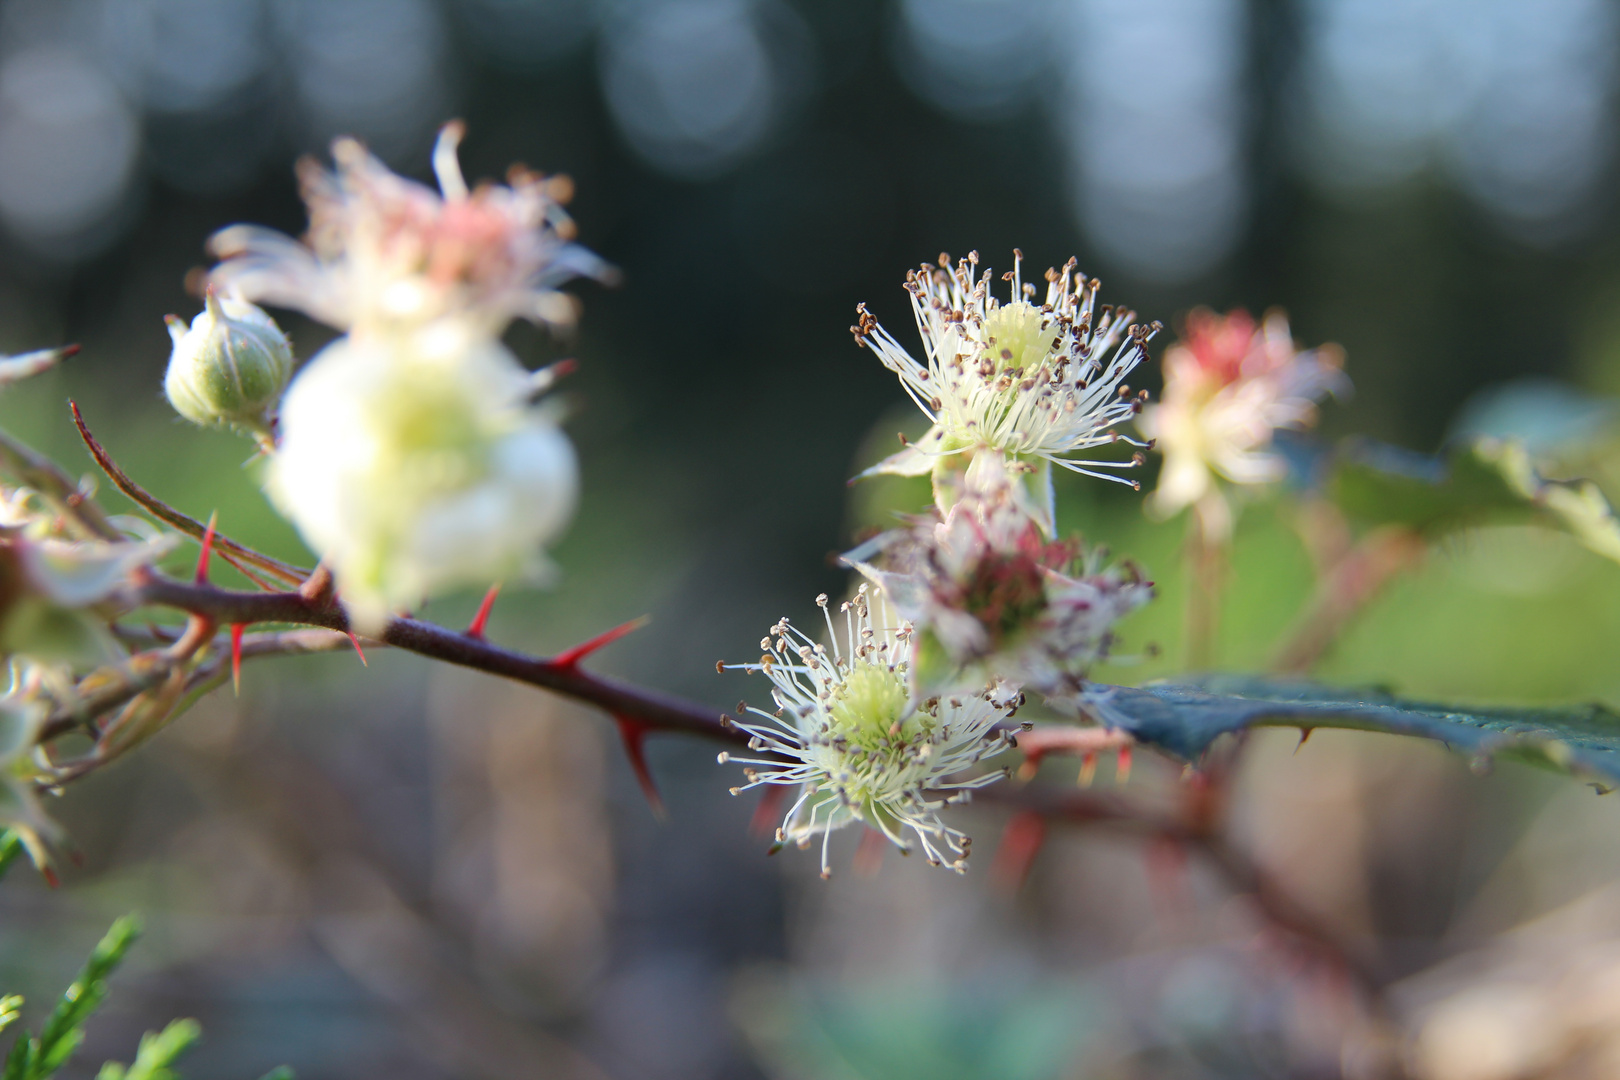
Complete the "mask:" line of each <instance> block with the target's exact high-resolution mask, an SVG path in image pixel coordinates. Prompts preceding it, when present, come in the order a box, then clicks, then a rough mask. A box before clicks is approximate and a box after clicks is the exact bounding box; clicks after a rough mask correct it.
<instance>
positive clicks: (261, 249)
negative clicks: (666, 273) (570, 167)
mask: <svg viewBox="0 0 1620 1080" xmlns="http://www.w3.org/2000/svg"><path fill="white" fill-rule="evenodd" d="M461 136H462V127H461V125H460V124H459V123H453V124H447V125H446V126H445V127H444V129H443V130H442V131H441V132H440V134H439V141H438V144H437V146H436V147H435V148H434V152H433V168H434V171H435V173H437V175H438V179H439V187H440V191H439V192H435V191H433V190H432V189H431V188H427V187H424V186H423V185H421V184H418V183H416V182H414V181H412V180H407V179H405V178H404V177H401V176H398V175H396V174H394V173H393V172H391V171H390V170H389V169H388V167H387V166H386V165H384V164H383V163H382V162H381V161H379V160H377V158H375V157H373V156H372V155H371V154H370V153H368V152H367V151H366V149H365V147H363V146H361V145H360V143H358V142H356V141H355V140H353V139H339V140H338V141H337V142H335V143H334V144H333V145H332V157H333V159H334V160H335V161H336V162H337V170H336V171H335V172H329V171H327V170H326V169H324V168H322V167H321V166H320V165H318V164H317V163H315V162H314V161H312V160H307V159H306V160H305V161H304V162H303V163H302V164H301V166H300V168H299V178H300V180H301V182H302V185H303V194H304V201H305V202H306V203H307V204H308V205H309V217H310V226H309V234H308V237H307V238H306V240H305V242H299V241H297V240H294V239H292V238H291V237H289V236H285V235H283V234H281V233H278V232H274V231H272V230H270V229H264V228H260V227H258V226H253V225H233V226H231V227H230V228H228V229H224V230H222V231H220V232H219V233H217V234H215V235H214V237H213V239H212V240H211V241H210V246H211V248H212V250H213V252H214V254H215V255H217V256H218V257H219V258H221V259H222V260H223V261H222V262H221V263H220V264H219V265H218V266H216V267H215V268H214V270H213V273H212V275H211V280H212V281H213V282H214V283H215V284H216V285H217V286H219V287H220V288H221V289H222V290H223V291H224V292H225V293H226V294H228V295H232V294H234V295H239V296H242V297H244V298H246V299H249V300H253V301H257V302H261V303H266V304H271V305H274V306H279V307H289V308H295V309H297V310H299V311H302V312H304V313H305V314H307V315H309V316H310V317H312V318H315V319H318V320H320V321H321V322H324V323H326V324H327V325H329V326H334V327H337V328H338V329H339V330H345V331H351V332H354V333H360V334H369V333H375V332H387V331H393V330H410V329H414V328H418V327H421V326H423V325H425V324H427V323H429V322H432V321H434V320H436V319H441V318H454V319H464V320H468V321H469V322H470V323H472V324H473V325H474V326H475V327H476V328H478V329H479V330H480V331H481V332H483V333H484V334H486V335H490V336H493V335H497V334H499V333H500V332H501V330H503V329H504V328H505V327H506V325H507V324H508V323H509V322H511V321H512V320H513V319H516V318H523V319H529V320H531V321H533V322H536V323H543V324H548V325H552V326H559V325H566V324H569V323H571V322H572V321H573V319H574V317H575V303H574V301H573V299H572V298H571V297H569V296H567V295H565V294H563V293H560V292H558V291H556V288H555V287H556V286H557V285H559V284H561V283H562V282H564V281H567V280H569V279H570V278H574V277H578V276H580V275H588V276H594V277H606V276H608V275H609V274H610V270H609V268H608V266H607V265H606V264H605V263H604V262H602V260H601V259H599V258H597V257H596V256H595V255H593V254H591V253H590V252H589V251H587V250H585V249H584V248H582V247H580V246H578V245H576V244H574V243H572V242H571V240H572V238H573V235H574V225H573V222H572V221H571V220H570V219H569V217H568V215H567V214H566V213H564V212H563V209H562V205H563V203H565V202H566V201H567V200H568V198H569V196H570V194H571V192H572V185H571V184H570V183H569V181H568V180H567V178H566V177H552V178H549V179H548V178H546V177H543V176H540V175H538V174H535V173H530V172H527V171H525V170H523V169H521V168H514V169H513V170H512V172H511V173H510V175H509V176H508V180H509V181H510V182H509V184H481V185H479V186H478V187H477V188H475V189H471V190H469V188H468V187H467V183H466V181H465V180H464V179H463V178H462V175H461V166H460V165H459V164H458V162H457V160H456V148H457V146H458V145H459V144H460V141H461Z"/></svg>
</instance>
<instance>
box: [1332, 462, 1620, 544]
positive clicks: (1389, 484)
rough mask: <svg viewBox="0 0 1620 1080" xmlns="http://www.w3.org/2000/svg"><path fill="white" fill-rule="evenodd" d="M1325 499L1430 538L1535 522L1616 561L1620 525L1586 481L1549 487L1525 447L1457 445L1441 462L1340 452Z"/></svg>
mask: <svg viewBox="0 0 1620 1080" xmlns="http://www.w3.org/2000/svg"><path fill="white" fill-rule="evenodd" d="M1328 488H1329V492H1330V494H1331V496H1332V498H1333V500H1334V502H1336V503H1338V505H1339V507H1340V508H1341V509H1342V510H1344V512H1345V513H1346V514H1348V515H1349V516H1350V517H1351V518H1354V519H1356V520H1357V521H1360V522H1362V523H1364V524H1368V525H1401V526H1405V527H1407V528H1410V529H1415V530H1417V531H1418V532H1421V533H1423V534H1425V535H1427V536H1429V537H1431V538H1433V537H1439V536H1443V535H1444V534H1446V533H1448V532H1452V531H1455V530H1458V529H1465V528H1471V527H1473V526H1476V525H1487V524H1497V523H1503V524H1506V523H1513V522H1527V521H1531V522H1537V523H1539V524H1542V525H1545V526H1547V527H1549V528H1554V529H1560V530H1562V531H1564V532H1567V533H1569V534H1570V535H1572V536H1574V537H1575V538H1576V539H1578V540H1579V541H1580V542H1581V543H1583V544H1585V545H1586V546H1587V547H1589V548H1591V549H1592V550H1593V551H1595V552H1597V553H1598V554H1600V555H1603V556H1605V557H1606V558H1610V559H1614V560H1616V561H1620V518H1617V517H1616V515H1615V511H1614V507H1612V506H1611V505H1610V504H1609V501H1608V499H1607V498H1605V497H1604V495H1603V492H1602V491H1601V490H1599V489H1598V486H1597V485H1596V484H1594V483H1592V482H1591V481H1589V480H1575V481H1559V480H1547V479H1545V478H1543V477H1542V476H1541V475H1540V474H1539V473H1537V472H1536V469H1535V467H1534V465H1533V464H1532V463H1531V461H1530V455H1529V453H1528V452H1527V451H1526V450H1525V448H1524V446H1523V444H1521V443H1517V442H1504V441H1502V440H1498V439H1476V440H1474V441H1473V442H1468V443H1459V444H1457V445H1455V446H1453V447H1452V448H1451V450H1450V451H1448V452H1447V454H1446V456H1445V457H1443V458H1439V457H1429V456H1427V455H1424V454H1414V453H1411V452H1410V451H1405V450H1400V449H1397V448H1395V447H1392V446H1387V445H1383V444H1380V443H1374V442H1371V441H1368V440H1351V441H1348V442H1346V443H1345V444H1344V445H1343V446H1341V447H1340V449H1339V451H1338V454H1337V460H1336V462H1335V465H1334V467H1333V473H1332V475H1331V477H1330V479H1329V481H1328Z"/></svg>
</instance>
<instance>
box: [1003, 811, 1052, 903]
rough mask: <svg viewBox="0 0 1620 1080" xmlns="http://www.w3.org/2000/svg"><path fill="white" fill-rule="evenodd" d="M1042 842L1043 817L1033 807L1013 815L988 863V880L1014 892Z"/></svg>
mask: <svg viewBox="0 0 1620 1080" xmlns="http://www.w3.org/2000/svg"><path fill="white" fill-rule="evenodd" d="M1045 842H1046V819H1045V818H1043V817H1041V815H1040V814H1038V813H1036V812H1035V811H1034V810H1025V811H1023V812H1022V813H1018V814H1014V815H1013V816H1012V817H1011V818H1010V819H1008V821H1007V827H1006V829H1005V830H1004V831H1003V832H1002V834H1001V844H1000V845H999V846H998V847H997V848H996V858H995V862H993V863H992V864H991V866H990V875H991V877H992V879H993V880H994V881H995V882H996V883H997V884H998V885H999V886H1000V887H1001V888H1003V889H1005V890H1006V891H1008V892H1017V891H1018V890H1019V889H1020V888H1022V887H1023V884H1024V882H1025V881H1026V880H1028V878H1029V871H1030V869H1031V868H1032V867H1033V866H1034V865H1035V856H1036V855H1038V854H1039V853H1040V850H1041V845H1042V844H1044V843H1045Z"/></svg>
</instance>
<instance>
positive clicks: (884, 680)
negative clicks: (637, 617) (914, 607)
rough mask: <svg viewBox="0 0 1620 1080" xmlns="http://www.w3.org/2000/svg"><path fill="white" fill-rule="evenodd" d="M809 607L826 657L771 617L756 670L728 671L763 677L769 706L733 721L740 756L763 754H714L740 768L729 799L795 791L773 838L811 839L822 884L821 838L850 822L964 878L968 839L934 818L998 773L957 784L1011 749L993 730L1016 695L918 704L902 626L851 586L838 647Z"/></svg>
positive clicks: (962, 696)
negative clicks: (764, 789) (768, 787)
mask: <svg viewBox="0 0 1620 1080" xmlns="http://www.w3.org/2000/svg"><path fill="white" fill-rule="evenodd" d="M816 602H817V603H818V604H819V605H820V606H821V609H822V612H823V615H824V616H825V617H826V620H827V632H828V635H829V642H830V644H831V652H830V653H829V652H828V647H827V646H826V645H822V644H819V643H817V642H816V641H814V640H813V639H811V638H810V637H809V636H807V635H806V634H804V633H803V632H802V631H800V630H799V629H797V628H796V627H794V626H792V625H790V624H789V623H788V621H787V620H786V619H783V620H782V621H781V622H779V623H777V624H776V625H775V626H773V627H771V631H770V634H769V635H768V636H766V637H765V638H764V639H763V640H761V642H760V647H761V649H762V650H763V651H764V654H765V655H764V656H762V657H761V658H760V661H759V663H757V664H738V665H731V666H733V667H736V668H739V669H741V670H744V671H758V672H762V673H764V675H765V676H766V677H767V678H769V679H770V681H771V698H772V699H773V700H774V701H775V703H776V710H775V711H774V712H766V711H764V710H762V709H757V708H752V707H750V708H749V709H748V712H750V713H752V714H754V715H755V716H757V717H759V718H760V719H759V720H758V721H736V724H737V726H738V727H739V728H741V729H742V730H743V731H745V732H747V733H748V735H749V747H750V749H752V750H754V751H756V752H759V753H762V754H765V755H768V756H762V757H755V758H742V757H737V756H735V755H732V754H721V755H720V761H721V762H722V763H725V762H727V761H733V762H738V763H740V764H742V765H744V766H746V771H747V777H748V783H746V784H744V785H743V786H742V787H737V788H733V789H732V794H736V793H738V792H740V791H746V790H747V789H749V788H752V787H757V786H758V785H760V784H792V785H797V786H798V788H799V794H798V798H797V799H796V800H795V801H794V803H793V806H792V807H791V808H790V809H789V810H788V812H787V817H786V819H785V820H784V821H783V824H782V827H781V828H780V829H778V830H777V840H778V842H792V843H796V844H798V845H799V846H800V847H808V846H809V844H810V842H811V840H812V839H814V838H815V837H816V836H817V835H820V836H821V838H822V844H821V873H822V876H823V877H827V876H829V875H830V874H831V869H830V868H829V865H828V861H827V842H828V838H829V837H830V836H831V834H832V833H833V831H834V830H836V829H840V828H842V827H843V826H845V825H849V824H851V823H853V822H857V821H859V822H864V823H865V824H866V825H868V826H870V827H871V828H873V829H877V830H878V831H880V832H882V833H883V835H884V836H886V837H888V838H889V840H890V841H892V842H893V843H894V844H895V845H896V846H897V847H899V848H900V850H901V851H902V852H909V851H910V850H911V841H910V840H909V839H908V837H907V833H910V834H912V835H914V836H915V838H916V840H917V843H918V844H919V845H920V846H921V848H922V851H923V855H924V856H925V857H926V858H927V860H928V862H929V863H930V864H931V865H935V866H939V865H949V866H950V867H951V868H953V869H955V870H957V871H961V870H963V869H965V868H966V859H967V856H968V853H969V851H970V850H971V848H972V841H971V839H970V838H969V837H968V836H967V835H966V834H965V833H963V832H962V831H961V830H959V829H956V828H953V827H951V826H949V825H946V824H945V822H944V821H943V820H942V819H941V818H940V813H939V812H940V810H941V809H943V808H944V807H945V806H946V805H948V804H950V803H953V802H962V801H966V798H967V797H968V794H969V793H970V792H971V791H973V790H974V789H975V788H981V787H984V786H985V785H986V784H990V783H993V782H995V781H996V780H998V779H1000V778H1001V777H1002V776H1003V775H1005V774H1004V772H1003V771H1001V770H997V771H995V772H990V773H983V774H980V775H977V776H967V777H964V776H963V774H964V773H965V771H966V770H968V769H970V768H971V767H972V766H973V765H975V764H977V763H978V762H979V761H981V760H982V759H984V758H986V757H989V756H991V755H994V754H996V753H999V752H1000V751H1001V750H1003V749H1005V748H1006V747H1008V746H1010V745H1012V736H1011V733H1010V731H1009V730H1008V727H1009V725H1007V724H1006V723H1005V721H1007V720H1008V718H1009V717H1011V716H1012V714H1013V712H1014V711H1015V710H1016V709H1017V694H1016V692H1013V693H1007V692H1005V691H1004V690H1003V688H1001V687H985V688H981V689H979V690H976V691H963V692H960V693H956V694H950V695H946V696H942V697H935V698H930V699H928V700H926V701H918V700H917V698H916V696H915V695H914V694H913V692H912V685H911V665H912V654H913V650H914V646H915V638H914V635H913V633H912V628H911V627H910V625H908V624H905V623H902V624H900V625H899V626H891V625H888V621H887V616H888V612H887V610H886V609H885V607H884V605H883V603H882V601H881V600H880V599H879V600H874V599H873V598H871V597H869V595H868V592H867V587H866V586H865V585H863V586H861V588H860V591H859V592H858V593H857V594H856V596H855V599H854V600H852V601H850V602H848V603H846V604H843V605H841V606H840V613H841V614H842V615H843V621H844V626H843V631H844V632H843V639H844V641H843V646H842V647H840V645H839V634H838V632H837V630H835V629H834V625H833V622H834V620H833V617H832V615H831V613H830V611H829V610H828V604H827V597H826V596H825V595H823V596H820V597H818V598H817V600H816Z"/></svg>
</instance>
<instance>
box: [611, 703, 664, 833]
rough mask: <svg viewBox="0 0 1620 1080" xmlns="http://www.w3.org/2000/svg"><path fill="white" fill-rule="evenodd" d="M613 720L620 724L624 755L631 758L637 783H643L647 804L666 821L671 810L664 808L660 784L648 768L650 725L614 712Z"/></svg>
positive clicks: (657, 815)
mask: <svg viewBox="0 0 1620 1080" xmlns="http://www.w3.org/2000/svg"><path fill="white" fill-rule="evenodd" d="M613 722H614V723H616V724H617V725H618V726H619V738H620V739H621V740H622V741H623V742H624V756H625V757H626V758H628V759H629V760H630V771H631V772H633V773H635V774H636V783H637V784H640V785H641V793H642V794H643V795H645V796H646V797H647V805H648V806H650V807H651V808H652V812H653V816H654V817H656V818H657V819H658V820H659V821H666V820H668V818H669V812H668V811H667V810H665V809H664V799H663V796H661V795H659V794H658V785H657V784H655V783H654V782H653V776H652V770H651V769H649V768H647V753H646V745H645V744H646V741H647V732H648V730H649V729H648V727H647V725H646V724H644V723H642V722H641V721H640V720H636V719H633V718H631V717H628V716H620V715H618V714H617V713H615V714H614V717H613Z"/></svg>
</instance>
